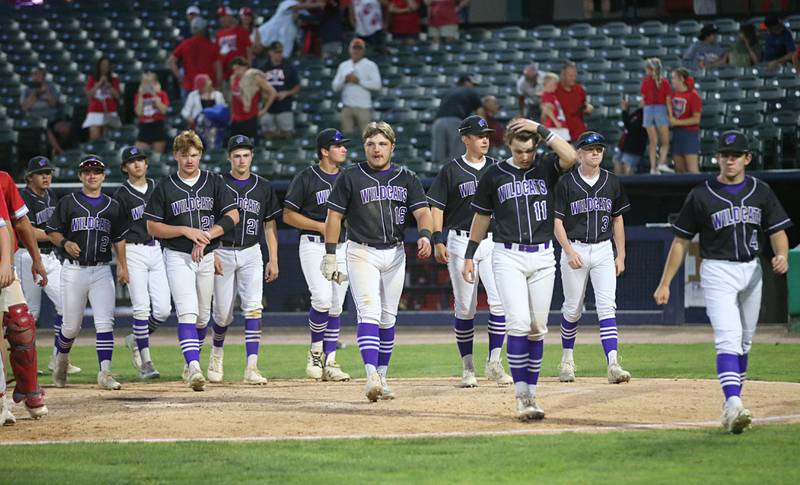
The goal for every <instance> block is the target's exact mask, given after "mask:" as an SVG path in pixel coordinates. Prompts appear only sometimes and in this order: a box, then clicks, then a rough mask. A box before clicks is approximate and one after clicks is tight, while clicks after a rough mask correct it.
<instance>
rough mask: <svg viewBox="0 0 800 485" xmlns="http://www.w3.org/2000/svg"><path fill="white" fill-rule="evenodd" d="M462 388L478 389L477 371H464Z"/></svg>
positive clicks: (462, 373)
mask: <svg viewBox="0 0 800 485" xmlns="http://www.w3.org/2000/svg"><path fill="white" fill-rule="evenodd" d="M461 387H463V388H468V387H478V379H476V378H475V371H474V370H470V369H464V370H463V371H462V372H461Z"/></svg>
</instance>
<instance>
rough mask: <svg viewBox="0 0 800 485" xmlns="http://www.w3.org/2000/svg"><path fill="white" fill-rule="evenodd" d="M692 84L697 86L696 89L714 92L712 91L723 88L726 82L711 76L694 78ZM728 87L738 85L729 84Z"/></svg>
mask: <svg viewBox="0 0 800 485" xmlns="http://www.w3.org/2000/svg"><path fill="white" fill-rule="evenodd" d="M694 85H695V87H696V88H697V90H698V91H702V92H714V91H719V90H720V89H724V88H725V86H726V83H725V82H724V81H722V80H720V79H716V78H713V77H706V78H703V79H697V80H695V84H694ZM730 87H732V88H738V87H740V86H734V85H731V86H730Z"/></svg>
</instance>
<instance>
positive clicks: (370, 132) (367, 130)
mask: <svg viewBox="0 0 800 485" xmlns="http://www.w3.org/2000/svg"><path fill="white" fill-rule="evenodd" d="M375 135H383V136H385V137H386V138H387V139H388V140H389V141H390V142H391V143H392V145H394V144H395V140H396V138H395V135H394V130H393V129H392V127H391V125H389V123H387V122H385V121H371V122H369V123H367V126H365V127H364V131H362V132H361V143H366V142H367V138H372V137H373V136H375Z"/></svg>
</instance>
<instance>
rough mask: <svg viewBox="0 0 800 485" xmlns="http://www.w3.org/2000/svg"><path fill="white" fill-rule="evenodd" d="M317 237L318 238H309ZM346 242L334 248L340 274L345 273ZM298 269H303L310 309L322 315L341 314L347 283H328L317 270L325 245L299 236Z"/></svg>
mask: <svg viewBox="0 0 800 485" xmlns="http://www.w3.org/2000/svg"><path fill="white" fill-rule="evenodd" d="M311 237H315V238H316V237H318V236H311ZM347 244H348V243H347V242H345V243H343V244H339V245H337V246H336V267H337V268H338V270H339V271H341V272H342V273H346V272H347V262H346V261H345V259H346V257H347V256H346V252H347ZM299 255H300V267H301V268H302V269H303V276H305V278H306V284H308V291H309V292H310V293H311V307H312V308H313V309H314V310H316V311H318V312H322V313H328V314H329V315H331V316H334V317H336V316H339V315H341V314H342V305H344V299H345V297H346V296H347V287H348V286H349V282H348V281H343V282H342V284H337V283H335V282H333V281H328V280H326V279H325V277H324V276H323V275H322V272H321V271H320V270H319V268H320V266H321V265H322V258H323V257H324V256H325V243H324V242H322V241H319V242H317V241H311V240H309V236H308V235H305V234H304V235H301V236H300V249H299Z"/></svg>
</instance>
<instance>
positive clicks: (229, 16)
mask: <svg viewBox="0 0 800 485" xmlns="http://www.w3.org/2000/svg"><path fill="white" fill-rule="evenodd" d="M235 14H236V12H234V10H233V9H232V8H230V7H228V6H225V5H223V6H221V7H219V8H218V9H217V16H218V17H219V25H220V28H219V29H217V48H218V49H219V59H220V62H222V75H223V77H224V78H225V79H228V78H229V77H230V76H231V73H232V67H231V65H230V62H231V61H232V60H233V59H234V58H235V57H243V58H245V59H247V62H248V63H250V61H252V59H253V57H252V52H251V49H250V46H251V43H250V32H248V31H247V29H245V28H244V27H242V26H241V25H239V21H238V20H237V19H236V17H235Z"/></svg>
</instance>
